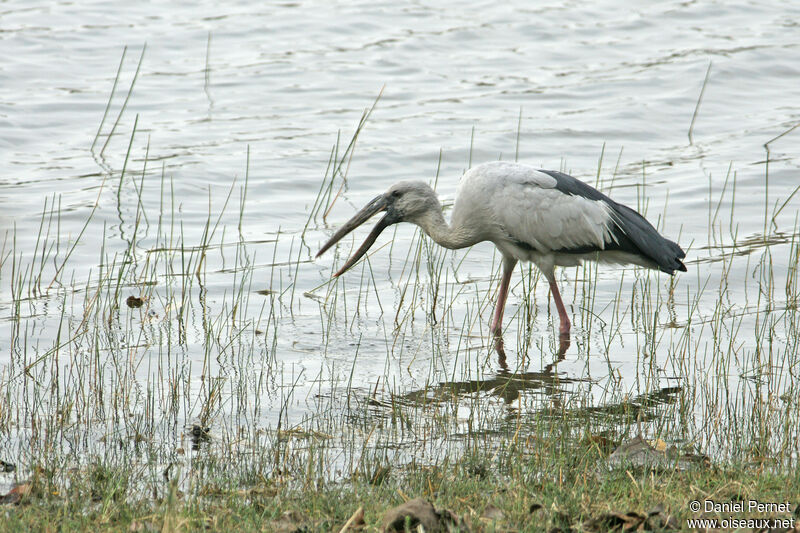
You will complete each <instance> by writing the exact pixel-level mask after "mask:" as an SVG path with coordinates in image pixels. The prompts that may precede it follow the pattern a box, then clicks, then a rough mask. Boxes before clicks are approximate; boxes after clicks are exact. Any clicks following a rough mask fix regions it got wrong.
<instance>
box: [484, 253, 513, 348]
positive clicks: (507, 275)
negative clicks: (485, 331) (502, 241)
mask: <svg viewBox="0 0 800 533" xmlns="http://www.w3.org/2000/svg"><path fill="white" fill-rule="evenodd" d="M516 264H517V260H516V259H511V260H508V259H505V260H503V279H502V281H501V282H500V290H499V291H498V293H497V304H496V305H495V308H494V318H493V319H492V325H491V326H490V327H489V329H490V330H491V331H492V333H494V334H495V335H496V336H497V337H500V336H501V335H502V333H503V311H504V310H505V308H506V300H507V299H508V287H509V285H510V284H511V274H513V273H514V267H515V266H516Z"/></svg>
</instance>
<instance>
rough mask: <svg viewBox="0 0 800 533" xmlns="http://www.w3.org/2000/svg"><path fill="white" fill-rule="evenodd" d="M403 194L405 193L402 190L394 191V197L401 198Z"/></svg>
mask: <svg viewBox="0 0 800 533" xmlns="http://www.w3.org/2000/svg"><path fill="white" fill-rule="evenodd" d="M402 195H403V193H402V192H400V191H397V190H395V191H392V197H393V198H400V197H401V196H402Z"/></svg>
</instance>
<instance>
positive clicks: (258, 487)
mask: <svg viewBox="0 0 800 533" xmlns="http://www.w3.org/2000/svg"><path fill="white" fill-rule="evenodd" d="M112 96H113V94H112ZM373 108H374V106H373ZM371 112H372V109H370V110H368V111H367V112H365V113H364V115H363V117H362V120H361V121H360V122H359V124H358V127H357V128H356V132H355V134H354V135H353V136H352V139H351V140H350V142H349V143H347V144H346V145H344V144H343V143H339V142H337V143H336V145H335V146H334V148H333V149H332V151H331V154H330V159H329V162H328V165H327V170H326V171H325V175H324V177H323V178H322V180H321V183H320V185H319V191H318V194H317V196H316V199H315V201H314V203H313V205H311V206H308V213H309V216H308V219H307V221H306V223H305V224H304V226H303V227H294V228H281V229H279V230H277V231H275V232H273V233H271V234H269V235H267V236H266V237H264V238H259V239H252V238H251V239H248V238H246V237H245V235H246V233H247V232H246V227H247V224H248V223H249V222H252V221H253V220H255V216H256V215H248V194H249V186H250V173H249V154H247V155H244V157H243V159H244V161H243V168H244V172H243V177H242V178H240V179H236V180H233V182H232V184H231V187H230V188H229V189H228V190H226V191H224V192H221V191H211V190H209V191H207V194H208V211H207V212H206V213H205V214H204V216H203V217H202V221H201V222H200V225H201V226H202V231H200V232H197V231H196V230H195V231H192V232H190V233H189V232H186V231H185V227H186V225H187V224H190V223H191V224H195V225H197V224H198V219H197V218H196V214H193V215H192V216H188V215H185V214H183V213H182V211H181V209H180V200H179V198H176V195H175V193H174V183H173V180H172V178H171V177H170V175H169V173H168V172H167V170H166V167H165V166H163V165H162V166H161V167H160V168H157V169H154V168H153V166H154V162H153V161H150V160H149V158H148V153H149V140H148V144H147V147H146V148H145V151H144V156H143V157H142V158H141V159H137V158H135V157H133V156H132V154H134V153H136V151H135V150H134V149H133V147H134V146H137V144H136V143H137V142H141V139H139V137H137V131H136V128H137V123H138V121H137V122H136V123H134V126H133V130H132V131H131V132H130V137H129V144H128V150H127V153H126V156H125V158H124V163H123V165H122V167H121V168H120V169H115V168H112V167H111V166H110V165H109V166H108V167H107V168H106V172H105V174H104V177H103V182H102V185H101V186H100V187H99V189H98V192H97V198H96V201H95V202H94V204H93V205H92V206H91V207H90V208H89V209H88V211H87V212H86V213H82V215H85V216H86V218H85V220H84V221H83V225H82V226H81V228H82V229H81V231H80V232H79V233H78V234H75V233H66V232H64V231H63V229H62V226H63V225H64V219H65V217H71V218H72V219H74V217H75V213H67V212H65V211H64V210H63V209H62V208H61V202H60V199H59V197H58V196H56V195H54V196H52V197H49V198H47V199H45V201H44V205H43V207H42V212H41V222H40V225H39V233H38V235H37V237H36V245H35V246H34V248H33V249H27V248H26V249H20V248H19V247H18V246H17V235H16V233H15V231H14V230H13V229H12V230H10V231H8V232H7V233H6V234H5V235H3V236H2V239H3V240H2V244H1V245H0V284H2V285H1V286H2V294H3V296H4V298H3V300H4V302H5V303H3V306H2V310H3V321H4V323H5V324H6V325H7V328H6V331H7V333H8V334H7V346H8V350H7V358H6V359H4V361H3V365H2V367H0V395H1V398H0V442H2V446H0V452H1V453H2V456H0V460H2V461H3V463H2V466H3V468H2V470H3V472H2V473H0V480H1V481H2V483H3V484H4V491H3V492H4V493H6V494H7V495H6V497H5V503H6V504H7V506H6V507H4V508H2V512H3V515H4V519H3V520H2V521H0V530H21V529H22V528H37V529H45V530H46V529H51V530H56V529H70V528H88V527H97V528H100V529H103V528H107V529H118V530H129V531H149V530H161V531H178V530H181V531H182V530H187V531H188V530H195V529H199V528H201V527H202V528H209V529H212V530H218V529H223V528H236V529H242V530H247V529H249V530H285V531H294V530H314V531H316V530H318V531H333V530H336V531H338V530H339V529H340V528H342V527H343V526H344V525H345V523H346V522H348V520H350V519H351V518H352V517H353V516H354V513H356V511H357V510H358V508H359V507H362V506H363V507H364V512H365V515H364V520H365V521H366V524H367V525H368V526H369V527H377V526H379V524H380V523H381V519H382V517H383V516H384V513H385V512H386V510H387V509H388V508H390V507H392V506H394V505H397V504H399V503H402V502H403V501H406V500H411V499H413V498H415V497H418V496H421V497H424V498H428V499H430V500H431V501H432V502H433V503H434V504H435V506H436V508H437V509H444V508H446V509H448V510H451V511H452V513H453V515H454V516H455V517H456V519H455V522H454V523H455V525H454V526H453V525H452V524H451V526H450V527H451V528H456V529H458V528H461V529H463V530H480V529H487V530H493V529H498V530H505V529H527V530H539V529H557V528H561V530H567V529H568V528H570V527H573V528H577V527H583V528H584V529H589V530H595V531H602V530H605V529H609V528H619V529H621V528H622V527H623V526H624V525H625V524H630V523H632V522H631V521H636V520H639V518H641V522H639V523H637V524H635V525H637V527H638V526H639V525H641V524H645V521H647V520H650V521H649V522H647V523H646V527H649V528H666V529H670V528H675V527H685V525H684V522H683V520H685V519H686V518H688V517H691V516H694V515H695V514H696V513H693V512H692V511H691V510H690V509H689V507H688V502H689V501H691V500H704V499H710V500H714V501H738V500H742V499H757V500H759V501H762V502H781V501H784V500H787V501H790V502H792V509H795V506H796V505H797V504H798V503H800V501H799V500H800V478H798V474H797V471H798V458H799V457H800V453H799V451H800V402H799V401H798V398H800V379H798V378H799V376H798V373H799V372H800V355H798V354H799V353H800V345H798V337H800V335H799V334H800V315H798V301H800V288H799V287H798V283H799V282H798V273H797V272H798V263H799V262H800V228H799V227H798V221H797V219H796V218H795V219H794V222H793V223H792V222H791V221H790V222H789V223H787V222H786V221H787V220H789V219H790V218H791V216H793V215H791V214H790V212H791V211H792V208H790V207H788V206H789V205H792V204H789V202H790V201H791V200H792V196H793V194H794V193H792V196H788V197H786V198H780V199H779V200H778V201H777V202H774V204H773V203H770V200H769V196H767V201H765V202H764V217H763V218H764V231H763V232H762V233H761V234H748V235H740V234H739V228H738V226H737V225H736V224H735V222H734V219H735V209H736V208H737V203H736V199H737V197H738V195H740V194H741V193H738V194H737V187H738V185H737V176H736V173H735V172H733V171H731V172H729V174H728V176H726V178H725V180H724V184H723V185H722V186H721V188H719V189H718V190H713V188H712V186H711V185H712V184H711V183H710V182H709V197H708V199H707V200H708V201H707V206H706V209H707V218H708V234H707V237H708V238H707V242H700V241H699V240H698V239H700V238H701V237H702V236H699V235H694V236H691V239H692V240H690V241H688V239H687V237H685V236H684V237H683V240H684V241H688V242H686V245H687V247H688V248H689V250H690V252H689V258H690V259H691V260H690V261H687V266H689V272H688V273H687V274H685V275H683V276H681V277H678V278H675V279H668V278H666V277H665V276H659V275H658V274H657V273H653V272H648V271H644V270H640V269H617V270H614V269H605V268H598V266H597V265H594V264H588V265H586V266H584V267H579V268H573V269H564V270H563V271H562V272H561V275H562V278H563V281H564V282H565V283H566V286H568V287H569V290H567V289H565V290H564V292H565V297H567V298H566V299H567V300H568V301H571V302H572V305H571V312H572V313H573V324H574V325H575V326H576V329H575V331H574V338H573V350H572V351H571V352H569V353H567V354H559V353H557V352H558V349H557V344H558V341H557V335H556V334H554V331H553V325H552V323H551V320H550V316H549V310H548V294H547V286H546V283H544V282H543V281H542V280H540V277H539V275H538V273H537V272H536V270H535V268H532V267H528V266H525V267H522V268H520V269H519V271H520V273H521V276H517V280H518V281H517V284H516V286H514V287H512V295H513V296H512V299H514V300H515V302H512V304H513V303H516V307H515V308H513V309H512V307H509V315H511V314H512V311H513V317H509V318H510V319H509V318H507V322H510V325H509V327H508V328H507V330H506V334H505V335H506V342H507V348H508V347H513V350H514V355H513V356H511V355H510V356H509V361H508V366H502V365H499V364H498V362H497V360H496V356H495V354H494V352H493V350H492V346H491V344H490V343H489V342H488V341H489V333H488V317H489V315H490V310H491V305H492V301H493V298H494V291H495V290H496V283H497V279H496V276H495V275H493V274H496V273H497V271H498V268H499V258H498V257H497V256H494V259H493V263H492V264H491V265H487V264H486V262H485V258H486V257H488V254H486V253H485V252H479V253H480V254H482V255H480V257H475V255H476V254H477V253H478V252H474V251H472V250H465V251H456V252H453V251H448V250H444V249H442V248H440V247H438V246H436V245H434V244H432V243H431V241H430V240H429V239H428V238H427V237H425V236H424V235H422V234H420V233H419V232H417V231H416V230H414V229H413V228H403V227H395V230H394V231H395V233H394V235H393V236H392V238H391V239H387V240H385V241H384V242H385V244H384V245H383V246H380V247H378V248H376V249H374V250H372V251H370V253H369V255H368V256H367V257H366V259H365V260H364V261H362V263H361V264H360V265H357V266H356V267H354V268H353V269H352V272H351V273H349V274H348V275H347V276H344V277H342V278H341V279H329V275H330V272H332V270H331V266H330V265H329V264H313V263H312V262H311V258H312V257H313V255H314V253H315V252H316V247H317V246H318V243H319V242H321V241H322V240H323V238H324V236H325V235H326V234H327V232H328V231H329V229H330V228H331V227H332V226H334V225H335V224H333V222H331V220H332V216H331V213H332V212H333V210H334V209H337V203H341V202H342V198H343V196H345V195H346V192H347V187H348V185H347V171H348V168H349V165H350V161H351V159H352V158H353V155H354V150H355V146H356V141H357V139H358V136H359V134H360V132H361V130H362V128H363V127H364V125H365V124H366V122H367V119H368V118H369V116H370V113H371ZM116 126H117V125H116V123H115V124H114V129H115V128H116ZM100 129H101V131H102V130H103V125H102V124H101V128H100ZM112 133H113V130H112V131H111V132H107V133H106V135H107V136H108V137H109V138H110V137H111V134H112ZM98 135H99V132H98ZM517 139H519V134H517ZM95 144H96V145H97V146H98V147H99V145H100V143H99V142H97V141H96V143H95ZM106 144H107V143H106ZM103 150H105V145H103ZM515 152H516V153H518V152H519V146H517V147H516V151H515ZM101 155H102V154H101ZM620 157H621V154H620ZM437 168H438V167H437ZM648 171H649V169H648V167H647V165H642V167H641V169H637V168H636V167H630V168H624V167H620V162H619V158H618V160H617V163H616V165H615V166H614V168H613V172H606V171H605V169H604V166H603V156H602V155H601V157H600V161H599V164H598V173H597V180H596V184H597V185H598V186H599V187H600V188H602V189H604V190H605V191H611V190H614V189H615V188H616V187H621V186H636V187H637V190H638V191H640V192H641V196H640V197H639V205H638V208H639V210H640V211H643V212H644V211H650V214H651V218H652V219H653V220H658V223H659V224H660V225H663V224H666V223H667V220H666V219H667V211H668V210H667V208H666V205H665V206H664V210H663V212H662V213H661V214H660V215H659V214H654V213H655V212H656V209H655V208H654V207H653V206H651V205H650V202H649V197H648V196H647V194H646V193H647V191H648V188H647V187H646V185H647V180H648V177H649V176H648ZM432 174H433V175H434V178H433V180H432V184H433V185H434V186H435V185H436V184H437V181H438V170H437V169H436V168H434V169H433V170H432ZM795 192H796V190H795ZM110 204H113V205H110ZM109 211H112V212H114V213H115V215H116V217H117V218H118V223H117V224H115V225H109V223H108V218H105V217H103V216H100V213H101V212H109ZM703 214H704V215H706V213H703ZM258 216H261V215H258ZM193 217H195V218H193ZM673 227H677V226H673ZM198 233H199V235H200V237H199V239H196V240H194V238H193V237H189V236H188V235H191V236H194V235H197V234H198ZM357 238H358V237H356V239H357ZM348 242H350V241H348ZM352 242H353V243H354V244H355V245H357V244H358V243H357V242H356V241H355V240H354V241H352ZM120 243H123V245H120ZM341 247H342V248H346V247H347V246H346V244H342V245H341ZM349 253H350V251H349V250H344V249H342V250H341V252H340V253H338V254H337V256H336V259H335V260H334V261H335V262H339V261H340V260H342V259H343V258H345V257H346V256H347V255H349ZM257 258H258V259H257ZM373 259H374V260H373ZM473 267H475V268H474V269H473ZM333 268H335V266H334V267H333ZM303 270H306V271H308V270H313V271H314V272H315V274H317V276H316V278H315V276H313V275H308V274H303V273H302V271H303ZM473 270H474V272H476V273H479V275H480V276H483V277H473V276H472V274H471V272H472V271H473ZM312 279H313V280H314V281H310V280H312ZM599 286H600V287H602V288H601V289H598V287H599ZM598 290H601V291H602V295H599V294H598ZM567 295H568V296H567ZM566 360H568V361H566ZM567 362H571V365H572V366H571V367H570V368H571V371H569V370H565V369H564V368H563V365H565V364H567ZM560 364H561V365H562V368H559V365H560ZM576 369H577V370H576ZM637 439H638V440H637ZM631 442H638V443H643V444H640V445H639V446H640V448H638V450H639V455H637V456H635V457H634V456H631V457H624V456H623V457H622V458H620V455H619V453H618V454H617V455H616V456H614V455H613V452H614V451H615V450H617V451H619V450H620V449H623V450H624V449H630V448H625V447H624V446H625V445H628V444H630V443H631ZM621 446H622V448H620V447H621ZM13 504H16V505H13ZM654 509H655V510H654ZM620 511H621V513H620ZM628 511H630V512H631V513H633V515H629V516H628V518H625V516H623V515H624V513H626V512H628ZM795 513H797V511H795ZM634 515H635V516H634ZM767 515H769V516H776V517H781V516H786V517H789V516H791V513H788V514H786V513H784V514H781V513H773V514H769V513H767V514H764V516H767ZM637 516H638V517H639V518H637ZM709 516H723V515H722V514H720V513H711V514H710V515H709ZM726 516H727V515H726ZM742 516H746V517H747V516H754V515H753V514H752V513H751V514H750V515H748V514H746V513H745V514H744V515H742ZM759 516H761V515H759ZM670 517H672V518H670ZM675 517H678V518H677V519H680V522H675V520H677V519H676V518H675ZM626 520H628V522H626ZM655 520H658V521H660V522H658V524H660V525H656V522H655ZM670 520H672V522H670ZM593 521H594V522H593ZM356 522H358V523H361V522H360V520H357V521H355V522H352V523H351V524H350V526H348V527H351V528H356V527H357V525H358V524H357V523H356ZM459 524H460V525H459ZM676 524H678V525H677V526H676ZM642 527H645V526H642Z"/></svg>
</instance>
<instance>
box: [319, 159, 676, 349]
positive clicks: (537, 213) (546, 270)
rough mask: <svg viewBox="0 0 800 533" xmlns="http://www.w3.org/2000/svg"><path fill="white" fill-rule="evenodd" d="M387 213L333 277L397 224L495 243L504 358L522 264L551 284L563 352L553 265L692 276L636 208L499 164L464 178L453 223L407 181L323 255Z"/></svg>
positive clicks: (450, 244) (458, 244)
mask: <svg viewBox="0 0 800 533" xmlns="http://www.w3.org/2000/svg"><path fill="white" fill-rule="evenodd" d="M382 211H383V212H385V213H386V214H385V215H384V216H383V218H381V219H380V221H378V223H377V224H376V225H375V227H374V228H373V229H372V232H370V234H369V236H368V237H367V239H366V240H365V241H364V244H362V245H361V247H360V248H359V249H358V250H356V252H355V253H354V254H353V256H352V257H350V259H348V260H347V262H346V263H345V264H344V265H343V266H342V268H340V269H339V271H338V272H336V273H335V274H334V276H340V275H341V274H342V273H344V272H345V271H346V270H347V269H348V268H350V267H351V266H353V265H354V264H355V263H356V261H358V260H359V259H360V258H361V256H363V255H364V254H365V253H366V252H367V250H368V249H369V248H370V246H372V244H373V243H374V242H375V239H377V238H378V235H380V233H381V232H382V231H383V230H384V229H386V228H387V227H389V226H391V225H392V224H397V223H398V222H411V223H412V224H416V225H417V226H419V227H420V228H422V231H424V232H425V233H426V234H428V236H429V237H430V238H431V239H433V240H434V241H436V242H437V243H438V244H440V245H441V246H444V247H445V248H450V249H456V248H466V247H468V246H472V245H473V244H476V243H479V242H482V241H490V242H492V243H494V245H495V246H496V247H497V249H498V250H500V253H501V254H502V256H503V277H502V281H501V282H500V290H499V292H498V295H497V304H496V307H495V311H494V317H493V318H492V323H491V326H490V329H491V331H492V333H493V334H494V335H495V339H496V344H495V346H496V347H497V350H498V353H499V354H500V355H501V356H503V355H504V354H503V353H502V337H501V332H502V321H503V310H504V308H505V305H506V299H507V297H508V289H509V283H510V281H511V274H512V273H513V271H514V267H515V266H516V264H517V261H532V262H533V263H534V264H536V266H537V267H539V270H541V271H542V274H544V277H545V278H547V281H548V282H549V284H550V291H551V293H552V294H553V301H554V302H555V304H556V309H557V310H558V316H559V320H560V328H559V331H560V334H561V352H562V354H563V351H565V350H566V347H567V346H569V330H570V322H569V317H568V316H567V310H566V309H565V308H564V302H563V301H562V300H561V294H560V293H559V292H558V286H557V285H556V280H555V275H554V272H553V271H554V267H556V266H575V265H578V264H580V263H582V262H583V261H584V260H595V261H601V262H608V263H620V264H625V263H633V264H636V265H641V266H644V267H647V268H653V269H658V270H660V271H662V272H666V273H667V274H673V273H674V272H675V271H676V270H680V271H683V272H685V271H686V266H684V264H683V263H682V262H681V259H683V258H684V257H685V256H686V254H685V253H684V251H683V250H682V249H681V248H680V246H678V245H677V244H676V243H674V242H672V241H670V240H668V239H665V238H664V237H662V236H661V235H660V234H659V233H658V231H656V229H655V228H654V227H653V226H652V225H651V224H650V223H649V222H647V220H645V219H644V217H642V216H641V215H640V214H639V213H637V212H636V211H634V210H633V209H631V208H629V207H626V206H624V205H622V204H618V203H617V202H615V201H614V200H612V199H611V198H609V197H608V196H606V195H604V194H603V193H601V192H600V191H598V190H597V189H595V188H593V187H591V186H589V185H587V184H585V183H584V182H582V181H580V180H578V179H576V178H573V177H572V176H568V175H567V174H564V173H562V172H556V171H553V170H538V169H536V168H533V167H529V166H526V165H521V164H518V163H507V162H503V161H496V162H492V163H484V164H482V165H479V166H477V167H474V168H472V169H470V170H468V171H467V172H466V173H465V174H464V176H463V177H462V178H461V182H460V183H459V186H458V191H457V194H456V201H455V207H454V208H453V214H452V216H451V218H450V224H448V223H447V222H446V221H445V219H444V217H443V216H442V206H441V204H440V203H439V200H438V198H437V197H436V193H435V192H433V189H431V188H430V187H429V186H428V185H427V184H426V183H424V182H421V181H400V182H398V183H395V184H394V185H392V186H391V187H390V188H389V190H388V191H386V193H384V194H381V195H380V196H378V197H376V198H374V199H373V200H372V201H371V202H369V203H368V204H367V205H366V206H365V207H364V208H363V209H361V211H359V212H358V213H356V214H355V216H353V218H351V219H350V220H349V221H347V223H345V225H344V226H342V227H341V228H340V229H339V231H337V232H336V233H335V234H334V235H333V237H331V239H330V240H329V241H328V242H327V243H325V245H324V246H323V247H322V248H321V249H320V251H319V253H318V254H317V257H319V256H320V255H322V254H323V253H324V252H325V251H326V250H327V249H328V248H330V247H331V246H333V245H334V244H336V243H337V242H338V241H339V240H340V239H341V238H342V237H344V236H345V235H347V234H348V233H350V232H351V231H353V230H354V229H355V228H357V227H358V226H360V225H361V224H363V223H364V222H366V221H367V220H368V219H369V218H370V217H372V216H373V215H375V214H376V213H378V212H382Z"/></svg>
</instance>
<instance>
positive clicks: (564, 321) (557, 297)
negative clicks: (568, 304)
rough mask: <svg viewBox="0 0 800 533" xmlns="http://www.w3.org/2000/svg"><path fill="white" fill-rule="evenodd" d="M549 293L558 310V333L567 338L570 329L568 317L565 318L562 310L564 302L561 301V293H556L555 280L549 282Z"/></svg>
mask: <svg viewBox="0 0 800 533" xmlns="http://www.w3.org/2000/svg"><path fill="white" fill-rule="evenodd" d="M550 292H552V293H553V301H554V302H555V303H556V309H558V318H559V319H560V320H561V327H560V328H559V332H560V333H561V336H567V335H569V328H570V323H569V317H568V316H567V310H566V309H565V308H564V302H563V301H561V293H559V292H558V285H556V281H555V279H551V280H550Z"/></svg>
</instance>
